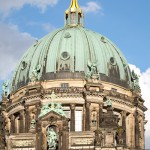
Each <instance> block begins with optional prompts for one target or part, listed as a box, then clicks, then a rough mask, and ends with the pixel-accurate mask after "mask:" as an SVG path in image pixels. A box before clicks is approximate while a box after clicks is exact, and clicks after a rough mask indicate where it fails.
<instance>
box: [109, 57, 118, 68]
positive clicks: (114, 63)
mask: <svg viewBox="0 0 150 150" xmlns="http://www.w3.org/2000/svg"><path fill="white" fill-rule="evenodd" d="M110 63H111V65H113V66H115V65H116V64H117V63H116V60H115V58H114V57H111V58H110Z"/></svg>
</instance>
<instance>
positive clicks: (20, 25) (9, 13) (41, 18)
mask: <svg viewBox="0 0 150 150" xmlns="http://www.w3.org/2000/svg"><path fill="white" fill-rule="evenodd" d="M79 4H80V6H81V7H82V9H83V10H84V15H85V28H88V29H91V30H93V31H96V32H99V33H101V34H102V35H104V36H106V37H107V38H109V39H110V40H111V41H113V42H114V43H115V44H116V45H117V46H118V47H119V48H120V50H121V51H122V52H123V54H124V55H125V57H126V59H127V61H128V63H129V64H130V67H131V69H134V70H135V72H136V73H137V74H138V75H140V86H141V89H142V97H143V98H144V100H145V105H146V106H147V107H148V108H150V59H149V57H150V46H149V44H150V0H122V1H121V0H79ZM69 5H70V0H0V60H1V63H0V87H1V86H2V83H3V82H4V81H5V80H7V79H8V78H10V76H11V74H13V72H14V70H15V67H16V64H17V62H18V61H19V60H20V59H21V56H22V55H23V53H24V52H25V51H26V50H27V49H28V47H30V45H31V44H33V43H34V42H35V41H36V40H37V39H40V38H42V37H43V36H45V35H46V34H48V33H49V32H52V31H54V30H55V29H57V28H60V27H62V26H64V11H65V10H66V9H67V8H68V6H69ZM0 91H1V88H0ZM149 116H150V110H148V111H147V112H146V120H150V119H149ZM145 133H146V148H149V149H150V142H149V141H150V123H149V122H148V123H147V124H146V131H145Z"/></svg>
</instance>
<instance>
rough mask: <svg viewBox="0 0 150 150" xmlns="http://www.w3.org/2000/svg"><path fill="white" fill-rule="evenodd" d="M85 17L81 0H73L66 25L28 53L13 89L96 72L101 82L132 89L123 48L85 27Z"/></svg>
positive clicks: (40, 41)
mask: <svg viewBox="0 0 150 150" xmlns="http://www.w3.org/2000/svg"><path fill="white" fill-rule="evenodd" d="M83 20H84V15H83V13H82V10H81V8H80V7H79V5H78V2H77V0H72V1H71V4H70V7H69V8H68V9H67V10H66V12H65V27H64V28H62V29H58V30H56V31H54V32H52V33H50V34H48V35H46V36H45V37H43V38H42V39H40V40H39V41H37V42H36V43H35V44H34V45H32V46H31V47H30V48H29V49H28V51H27V52H26V53H25V54H24V56H23V58H22V59H21V61H20V63H19V65H18V67H17V69H16V72H15V74H14V77H13V81H12V90H13V91H15V90H17V89H19V88H20V87H22V86H25V85H27V84H28V83H29V82H30V81H37V80H39V81H45V80H54V79H75V78H78V79H85V78H87V77H88V78H89V77H90V76H91V75H92V73H96V74H97V77H98V79H99V80H101V81H105V82H111V83H114V84H117V85H120V86H123V87H126V88H130V87H131V86H132V81H131V72H130V69H129V66H128V63H127V61H126V59H125V58H124V56H123V55H122V53H121V51H120V50H119V49H118V48H117V47H116V46H115V45H114V44H113V43H112V42H111V41H110V40H109V39H107V38H106V37H104V36H102V35H100V34H98V33H96V32H93V31H90V30H87V29H85V28H84V27H83V26H84V21H83ZM92 67H93V68H92Z"/></svg>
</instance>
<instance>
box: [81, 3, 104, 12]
mask: <svg viewBox="0 0 150 150" xmlns="http://www.w3.org/2000/svg"><path fill="white" fill-rule="evenodd" d="M82 9H83V11H84V12H85V13H89V12H94V13H97V12H99V11H101V10H102V7H101V5H99V4H98V3H96V2H92V1H90V2H88V3H86V6H82Z"/></svg>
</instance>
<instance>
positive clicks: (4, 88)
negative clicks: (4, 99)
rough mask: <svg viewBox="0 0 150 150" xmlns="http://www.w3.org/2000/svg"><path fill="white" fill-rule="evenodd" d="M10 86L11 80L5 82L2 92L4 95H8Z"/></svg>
mask: <svg viewBox="0 0 150 150" xmlns="http://www.w3.org/2000/svg"><path fill="white" fill-rule="evenodd" d="M8 86H9V80H7V81H6V82H4V83H3V86H2V93H3V95H4V96H7V94H8Z"/></svg>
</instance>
